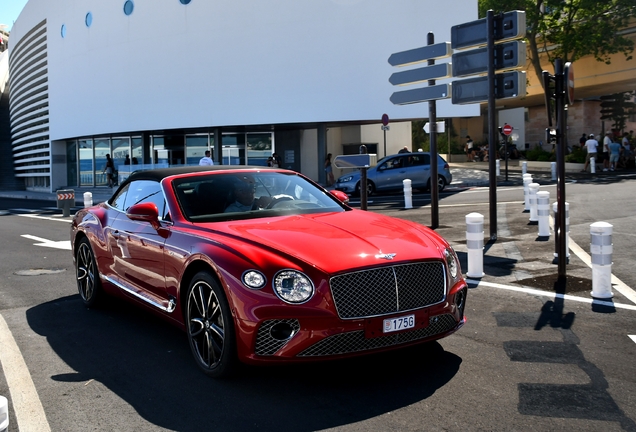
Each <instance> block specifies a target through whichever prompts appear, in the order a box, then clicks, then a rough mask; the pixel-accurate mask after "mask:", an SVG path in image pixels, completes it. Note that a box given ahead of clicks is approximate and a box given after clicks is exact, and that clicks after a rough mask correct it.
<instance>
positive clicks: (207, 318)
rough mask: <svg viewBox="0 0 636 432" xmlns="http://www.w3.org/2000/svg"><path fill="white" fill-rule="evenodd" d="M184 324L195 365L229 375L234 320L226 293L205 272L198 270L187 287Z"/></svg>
mask: <svg viewBox="0 0 636 432" xmlns="http://www.w3.org/2000/svg"><path fill="white" fill-rule="evenodd" d="M185 315H186V316H185V318H186V327H187V332H188V340H189V342H190V349H191V350H192V355H193V356H194V360H195V361H196V363H197V365H198V366H199V368H201V370H203V372H204V373H206V374H207V375H209V376H211V377H214V378H220V377H224V376H227V375H230V373H231V371H232V370H233V369H234V367H235V364H236V339H235V336H234V322H233V320H232V315H231V313H230V307H229V305H228V302H227V300H226V298H225V293H224V292H223V290H222V289H221V287H220V286H219V284H218V283H217V282H216V280H215V279H214V278H213V277H212V276H210V274H209V273H207V272H199V273H197V274H196V275H195V276H194V278H193V279H192V282H191V283H190V287H189V288H188V299H187V302H186V314H185Z"/></svg>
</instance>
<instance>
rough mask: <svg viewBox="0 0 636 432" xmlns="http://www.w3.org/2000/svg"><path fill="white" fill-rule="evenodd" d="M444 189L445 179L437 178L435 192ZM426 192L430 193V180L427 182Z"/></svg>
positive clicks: (442, 177)
mask: <svg viewBox="0 0 636 432" xmlns="http://www.w3.org/2000/svg"><path fill="white" fill-rule="evenodd" d="M445 187H446V179H445V178H444V176H437V191H438V192H442V191H443V190H444V188H445ZM426 190H427V191H429V192H430V191H431V179H430V178H429V179H428V182H427V183H426Z"/></svg>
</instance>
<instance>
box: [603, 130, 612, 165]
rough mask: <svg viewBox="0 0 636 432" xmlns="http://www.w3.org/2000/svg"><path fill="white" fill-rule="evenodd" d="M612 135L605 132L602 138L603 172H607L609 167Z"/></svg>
mask: <svg viewBox="0 0 636 432" xmlns="http://www.w3.org/2000/svg"><path fill="white" fill-rule="evenodd" d="M612 141H613V140H612V133H611V132H605V137H603V171H607V170H609V167H610V160H609V157H610V149H609V145H610V144H611V143H612Z"/></svg>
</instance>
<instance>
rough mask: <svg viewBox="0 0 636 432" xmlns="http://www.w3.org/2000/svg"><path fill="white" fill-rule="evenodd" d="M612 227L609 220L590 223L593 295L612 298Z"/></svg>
mask: <svg viewBox="0 0 636 432" xmlns="http://www.w3.org/2000/svg"><path fill="white" fill-rule="evenodd" d="M612 228H613V225H611V224H609V223H607V222H595V223H593V224H592V225H590V254H591V255H592V297H597V298H611V297H613V296H614V294H612V253H613V245H612Z"/></svg>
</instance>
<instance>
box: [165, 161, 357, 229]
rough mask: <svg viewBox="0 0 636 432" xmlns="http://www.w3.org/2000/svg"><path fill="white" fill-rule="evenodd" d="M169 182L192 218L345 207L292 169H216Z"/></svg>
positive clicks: (229, 217) (231, 217) (249, 216)
mask: <svg viewBox="0 0 636 432" xmlns="http://www.w3.org/2000/svg"><path fill="white" fill-rule="evenodd" d="M172 186H173V188H174V190H175V193H176V195H177V199H178V201H179V205H180V206H181V210H182V213H183V215H184V216H185V218H186V219H188V220H189V221H192V222H211V221H222V220H235V219H252V218H259V217H271V216H278V215H289V214H304V213H320V212H342V211H346V210H347V209H348V208H347V207H346V206H344V205H342V204H341V203H340V202H339V201H338V200H337V199H336V198H334V197H333V196H331V195H330V194H329V193H327V192H325V191H324V190H323V189H320V188H318V187H316V186H315V185H314V184H312V183H310V182H309V181H307V180H306V179H305V178H303V177H301V176H299V175H296V174H294V173H282V172H272V171H264V172H260V171H235V172H231V173H230V172H216V173H209V174H205V175H201V176H194V177H183V178H177V179H175V180H174V181H173V182H172Z"/></svg>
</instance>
